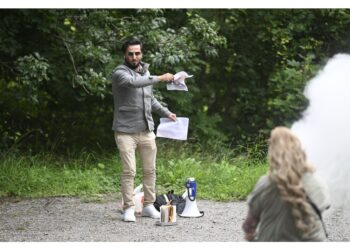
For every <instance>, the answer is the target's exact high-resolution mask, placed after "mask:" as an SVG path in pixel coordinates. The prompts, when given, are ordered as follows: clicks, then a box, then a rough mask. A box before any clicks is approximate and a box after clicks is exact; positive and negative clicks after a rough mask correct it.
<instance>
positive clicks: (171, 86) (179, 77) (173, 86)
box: [167, 71, 193, 91]
mask: <svg viewBox="0 0 350 250" xmlns="http://www.w3.org/2000/svg"><path fill="white" fill-rule="evenodd" d="M192 76H193V75H189V74H187V73H186V72H185V71H180V72H178V73H176V74H175V75H174V81H172V82H171V83H168V84H167V90H180V91H188V89H187V86H186V83H185V79H186V78H190V77H192Z"/></svg>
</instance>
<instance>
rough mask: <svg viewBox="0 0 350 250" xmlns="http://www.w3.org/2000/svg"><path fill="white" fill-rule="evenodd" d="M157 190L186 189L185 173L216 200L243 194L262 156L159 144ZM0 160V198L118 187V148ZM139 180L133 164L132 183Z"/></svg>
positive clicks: (260, 169) (260, 168)
mask: <svg viewBox="0 0 350 250" xmlns="http://www.w3.org/2000/svg"><path fill="white" fill-rule="evenodd" d="M158 152H159V153H158V158H157V190H158V193H159V194H160V193H165V192H167V191H170V190H174V191H175V193H177V194H182V193H183V192H184V191H185V187H184V183H185V181H186V179H187V178H188V177H194V178H195V179H196V182H197V195H198V196H197V198H198V199H210V200H217V201H229V200H238V199H244V198H246V196H247V195H248V194H249V192H250V191H251V190H252V188H253V186H254V184H255V182H256V181H257V179H258V178H259V177H260V176H261V175H262V174H264V173H265V172H266V170H267V165H266V163H265V161H264V160H256V159H252V158H251V157H247V156H232V154H231V153H228V152H229V151H226V152H225V151H221V152H219V153H215V154H213V153H209V152H200V151H198V150H197V151H196V150H193V149H188V148H184V149H176V148H173V149H170V148H169V147H167V145H160V146H159V150H158ZM0 160H1V162H0V197H6V196H15V197H48V196H80V197H94V196H96V195H97V196H98V195H101V194H103V195H105V194H115V193H119V192H120V176H119V175H120V172H121V169H122V168H121V164H120V161H119V158H118V156H117V153H113V154H112V153H111V154H104V155H101V154H98V153H86V152H82V153H80V154H75V155H69V156H67V155H66V156H58V155H53V154H50V153H42V154H37V155H30V154H19V153H11V154H3V155H2V156H1V159H0ZM141 180H142V174H141V169H140V167H139V164H138V169H137V176H136V179H135V186H136V185H138V184H140V183H141Z"/></svg>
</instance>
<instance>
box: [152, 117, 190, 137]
mask: <svg viewBox="0 0 350 250" xmlns="http://www.w3.org/2000/svg"><path fill="white" fill-rule="evenodd" d="M188 124H189V119H188V118H187V117H177V118H176V121H173V120H171V119H169V118H160V124H159V126H158V128H157V137H164V138H169V139H175V140H183V141H185V140H187V132H188Z"/></svg>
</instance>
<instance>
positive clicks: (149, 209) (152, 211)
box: [142, 204, 160, 219]
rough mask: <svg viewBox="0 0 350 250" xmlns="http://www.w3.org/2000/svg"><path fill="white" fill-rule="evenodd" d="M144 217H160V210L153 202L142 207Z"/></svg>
mask: <svg viewBox="0 0 350 250" xmlns="http://www.w3.org/2000/svg"><path fill="white" fill-rule="evenodd" d="M142 216H143V217H151V218H153V219H160V213H159V211H158V210H157V209H156V208H155V207H154V206H153V205H152V204H151V205H148V206H146V207H144V208H143V209H142Z"/></svg>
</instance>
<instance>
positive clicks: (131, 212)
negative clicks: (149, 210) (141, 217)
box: [123, 207, 136, 222]
mask: <svg viewBox="0 0 350 250" xmlns="http://www.w3.org/2000/svg"><path fill="white" fill-rule="evenodd" d="M123 221H126V222H135V221H136V217H135V209H134V208H132V207H129V208H127V209H126V210H125V211H124V215H123Z"/></svg>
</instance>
